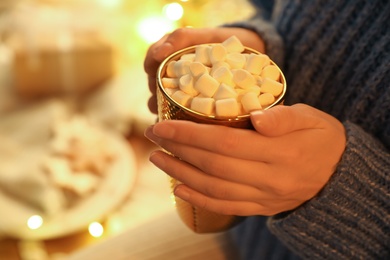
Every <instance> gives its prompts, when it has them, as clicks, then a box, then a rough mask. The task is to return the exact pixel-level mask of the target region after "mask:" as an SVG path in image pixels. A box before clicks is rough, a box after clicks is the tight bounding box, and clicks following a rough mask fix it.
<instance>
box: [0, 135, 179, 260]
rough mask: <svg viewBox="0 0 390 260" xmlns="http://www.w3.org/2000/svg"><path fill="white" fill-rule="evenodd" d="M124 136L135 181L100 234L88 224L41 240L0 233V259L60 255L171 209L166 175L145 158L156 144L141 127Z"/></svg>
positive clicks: (43, 257) (56, 256)
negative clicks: (132, 160)
mask: <svg viewBox="0 0 390 260" xmlns="http://www.w3.org/2000/svg"><path fill="white" fill-rule="evenodd" d="M128 140H129V144H130V145H131V146H132V148H133V149H134V152H135V155H136V162H137V166H136V169H137V173H136V174H137V178H136V182H135V185H134V187H133V189H132V190H131V192H130V194H129V196H128V197H127V198H126V200H125V201H124V202H123V203H122V204H121V206H120V207H119V208H118V209H117V210H115V212H112V213H111V214H109V217H108V218H107V219H106V220H105V221H104V223H102V224H103V227H104V229H105V231H104V234H103V235H102V236H101V237H99V238H94V237H92V236H91V235H90V234H89V232H88V227H86V228H85V230H81V231H80V232H78V233H75V234H71V235H69V236H65V237H60V238H56V239H50V240H45V241H21V240H18V239H14V238H7V237H0V259H1V260H28V259H36V258H33V257H34V254H35V255H36V254H39V255H41V258H42V259H60V258H62V257H63V256H66V255H68V254H70V253H73V252H75V251H77V250H80V249H85V248H87V247H89V246H91V245H94V244H97V243H100V242H102V241H104V240H106V239H107V238H110V237H115V236H117V235H119V234H121V233H123V232H124V231H126V230H128V229H132V228H136V227H138V226H141V225H142V224H144V223H146V222H147V221H150V220H151V219H153V218H157V217H158V216H160V215H163V214H165V213H166V212H169V211H172V209H173V207H174V206H173V203H172V200H171V198H170V196H171V194H170V189H169V179H168V177H167V176H166V175H165V174H164V173H163V172H161V171H160V170H159V169H157V168H156V167H155V166H154V165H152V164H151V163H150V162H149V154H150V152H151V151H153V150H155V149H156V148H157V147H156V146H155V145H154V144H152V143H151V142H150V141H149V140H147V139H146V138H145V137H144V136H143V130H142V129H138V130H137V131H133V133H132V135H131V136H129V137H128Z"/></svg>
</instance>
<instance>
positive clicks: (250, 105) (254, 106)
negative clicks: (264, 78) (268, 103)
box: [241, 92, 262, 113]
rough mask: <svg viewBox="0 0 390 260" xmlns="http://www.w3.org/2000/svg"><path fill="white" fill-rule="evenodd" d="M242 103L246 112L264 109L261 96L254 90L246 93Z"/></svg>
mask: <svg viewBox="0 0 390 260" xmlns="http://www.w3.org/2000/svg"><path fill="white" fill-rule="evenodd" d="M241 104H242V107H243V108H244V111H245V112H246V113H249V112H251V111H253V110H258V109H262V107H261V104H260V101H259V98H258V97H257V95H256V93H254V92H248V93H246V94H245V95H244V96H243V97H242V99H241Z"/></svg>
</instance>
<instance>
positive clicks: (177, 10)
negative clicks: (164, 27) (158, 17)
mask: <svg viewBox="0 0 390 260" xmlns="http://www.w3.org/2000/svg"><path fill="white" fill-rule="evenodd" d="M163 13H164V15H165V16H166V17H167V18H168V19H169V20H172V21H178V20H180V19H181V18H182V17H183V13H184V10H183V7H182V6H181V4H179V3H171V4H166V5H165V6H164V7H163Z"/></svg>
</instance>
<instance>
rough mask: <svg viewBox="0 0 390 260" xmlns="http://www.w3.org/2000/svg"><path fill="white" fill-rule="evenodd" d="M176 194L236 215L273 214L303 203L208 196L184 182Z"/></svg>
mask: <svg viewBox="0 0 390 260" xmlns="http://www.w3.org/2000/svg"><path fill="white" fill-rule="evenodd" d="M174 194H175V196H177V197H179V198H180V199H182V200H184V201H187V202H188V203H190V204H191V205H193V206H196V207H199V208H202V209H205V210H208V211H211V212H215V213H218V214H222V215H235V216H253V215H262V216H272V215H275V214H278V213H280V212H283V211H287V210H291V209H294V208H296V207H297V206H299V205H300V204H301V203H302V202H297V201H293V200H284V201H279V200H272V199H271V200H263V201H261V202H259V201H258V202H252V201H237V200H222V199H216V198H210V197H207V196H205V195H204V194H202V193H199V192H197V191H195V190H193V189H191V188H189V187H188V186H187V185H184V184H181V185H178V186H177V187H176V188H175V190H174Z"/></svg>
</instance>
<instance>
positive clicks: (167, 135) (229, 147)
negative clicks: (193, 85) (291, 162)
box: [148, 120, 279, 162]
mask: <svg viewBox="0 0 390 260" xmlns="http://www.w3.org/2000/svg"><path fill="white" fill-rule="evenodd" d="M152 134H153V136H152V135H151V136H148V138H151V139H153V138H154V139H156V138H157V139H156V140H154V141H155V142H156V143H157V144H160V143H159V142H161V141H162V140H164V139H165V140H171V141H174V142H176V143H181V144H185V145H189V146H193V147H197V148H200V149H203V150H207V151H210V152H214V153H217V154H221V155H226V156H229V157H235V158H238V159H245V160H258V161H263V162H270V161H274V158H275V156H277V154H278V153H279V150H278V149H277V145H275V143H271V140H268V138H266V137H263V136H261V135H259V134H258V133H257V132H256V131H253V130H248V129H237V128H230V127H226V126H219V125H207V124H198V123H194V122H191V121H184V120H166V121H162V122H159V123H157V124H155V125H154V126H153V127H152ZM264 147H267V149H264Z"/></svg>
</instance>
